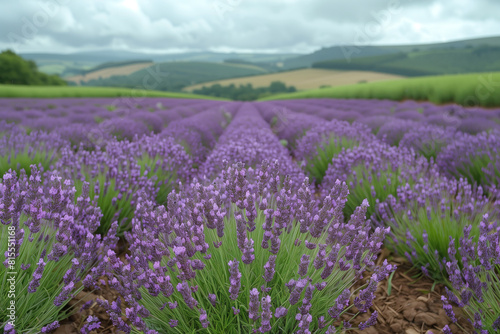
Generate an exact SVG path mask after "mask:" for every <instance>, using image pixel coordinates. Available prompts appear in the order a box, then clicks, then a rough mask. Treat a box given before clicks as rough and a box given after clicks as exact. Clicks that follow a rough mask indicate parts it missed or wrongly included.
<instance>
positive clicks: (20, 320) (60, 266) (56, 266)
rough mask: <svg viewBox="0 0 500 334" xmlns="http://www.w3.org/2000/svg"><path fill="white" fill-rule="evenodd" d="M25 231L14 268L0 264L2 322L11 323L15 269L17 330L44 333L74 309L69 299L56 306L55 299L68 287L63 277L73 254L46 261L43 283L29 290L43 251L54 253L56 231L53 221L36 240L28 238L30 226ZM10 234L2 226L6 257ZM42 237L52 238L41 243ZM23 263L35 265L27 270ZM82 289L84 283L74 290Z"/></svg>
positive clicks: (1, 246)
mask: <svg viewBox="0 0 500 334" xmlns="http://www.w3.org/2000/svg"><path fill="white" fill-rule="evenodd" d="M26 219H27V218H26V217H24V216H23V217H21V222H20V225H21V226H23V225H24V222H25V221H26ZM9 226H11V225H9ZM24 230H25V233H24V235H25V237H24V241H23V243H22V244H21V247H20V249H19V256H18V257H17V258H16V260H15V265H14V269H13V270H7V268H6V267H5V266H4V265H3V264H2V265H0V279H1V280H2V283H0V296H1V297H0V324H2V325H3V324H5V323H6V322H7V320H8V318H7V315H8V311H7V308H8V307H9V306H10V300H12V298H9V296H8V294H9V288H10V284H9V282H8V281H7V279H8V278H10V277H12V275H9V274H8V272H15V273H16V275H15V286H16V291H15V301H16V304H15V310H16V322H15V324H16V329H17V330H18V331H19V330H20V329H22V333H26V334H35V333H39V332H40V328H41V327H42V326H45V325H47V324H49V323H52V322H54V321H56V320H62V319H65V318H67V317H68V314H69V312H70V311H71V308H65V306H66V305H67V303H68V302H69V299H68V300H67V301H66V302H64V303H63V304H62V305H61V306H59V307H58V306H55V305H54V298H55V297H56V296H58V295H59V294H60V293H61V291H62V288H63V287H64V283H63V277H64V274H66V272H67V271H68V269H69V268H71V267H72V262H71V260H72V259H73V255H71V254H67V255H64V256H62V257H61V258H60V259H59V261H57V262H55V261H46V262H47V265H46V266H45V269H44V271H43V277H42V279H41V280H40V286H39V287H38V289H37V290H36V292H34V293H28V291H27V289H28V285H29V283H30V282H31V280H32V279H33V273H34V271H35V270H36V268H37V263H38V261H39V259H40V256H41V254H42V251H44V250H46V252H47V254H50V252H51V250H52V247H53V245H54V242H55V230H54V229H53V227H51V226H49V224H44V225H43V226H42V228H41V230H40V231H39V232H38V233H34V234H33V235H32V237H33V238H34V239H33V240H34V242H30V241H29V240H28V236H29V235H30V231H29V229H28V228H24ZM8 234H9V233H8V228H7V226H4V225H2V226H0V253H1V254H2V256H3V254H5V253H6V252H7V249H8V245H9V241H8ZM40 236H42V237H48V238H47V242H37V240H38V239H39V237H40ZM49 236H50V237H49ZM21 264H25V265H27V264H31V266H30V267H29V268H28V269H27V270H23V269H21ZM89 266H90V264H89ZM82 290H83V286H81V287H79V288H75V289H74V290H73V293H75V294H77V293H78V292H80V291H82ZM2 327H3V326H2Z"/></svg>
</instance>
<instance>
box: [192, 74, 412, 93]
mask: <svg viewBox="0 0 500 334" xmlns="http://www.w3.org/2000/svg"><path fill="white" fill-rule="evenodd" d="M400 78H402V77H401V76H398V75H389V74H384V73H376V72H370V71H331V70H321V69H302V70H296V71H287V72H280V73H272V74H265V75H255V76H251V77H243V78H233V79H226V80H219V81H210V82H205V83H202V84H198V85H192V86H188V87H186V88H184V91H188V92H191V91H193V90H195V89H199V88H201V87H203V86H207V87H208V86H211V85H214V84H220V85H222V86H227V85H230V84H234V85H236V86H239V85H246V84H251V85H252V86H254V87H267V86H269V85H270V84H271V83H272V82H273V81H281V82H283V83H285V84H286V85H287V86H294V87H295V88H297V89H298V90H308V89H318V88H321V87H322V86H331V87H335V86H342V85H349V84H357V83H359V82H372V81H383V80H394V79H400Z"/></svg>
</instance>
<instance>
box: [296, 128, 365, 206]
mask: <svg viewBox="0 0 500 334" xmlns="http://www.w3.org/2000/svg"><path fill="white" fill-rule="evenodd" d="M358 145H359V142H358V141H357V140H354V139H349V138H346V137H342V138H339V137H337V136H330V138H329V139H326V140H325V141H324V142H322V143H321V144H319V145H318V147H317V151H316V154H315V155H314V156H312V157H310V158H308V159H307V163H306V166H305V168H306V170H307V172H309V175H311V176H312V177H313V178H314V179H315V180H316V183H317V184H319V183H321V181H322V180H323V177H324V176H325V174H326V170H327V169H328V166H329V165H330V163H331V162H332V159H333V157H335V156H336V155H338V154H339V153H340V152H342V150H343V149H347V148H353V147H355V146H358ZM360 203H361V202H360Z"/></svg>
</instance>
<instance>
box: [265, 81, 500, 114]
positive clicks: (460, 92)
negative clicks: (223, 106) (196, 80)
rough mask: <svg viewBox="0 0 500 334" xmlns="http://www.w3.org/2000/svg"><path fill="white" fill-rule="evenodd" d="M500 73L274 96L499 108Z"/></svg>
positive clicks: (333, 88) (387, 82) (346, 87)
mask: <svg viewBox="0 0 500 334" xmlns="http://www.w3.org/2000/svg"><path fill="white" fill-rule="evenodd" d="M499 81H500V73H499V72H491V73H475V74H461V75H441V76H427V77H420V78H409V79H404V80H391V81H385V82H373V83H367V84H361V85H359V84H358V85H346V86H341V87H332V88H325V89H316V90H309V91H304V92H297V93H290V94H283V95H275V96H271V97H268V98H266V99H268V100H274V99H304V98H348V99H389V100H395V101H401V100H405V99H410V100H417V101H431V102H434V103H456V104H460V105H464V106H483V107H495V106H500V94H499V93H498V92H499V91H498V85H499Z"/></svg>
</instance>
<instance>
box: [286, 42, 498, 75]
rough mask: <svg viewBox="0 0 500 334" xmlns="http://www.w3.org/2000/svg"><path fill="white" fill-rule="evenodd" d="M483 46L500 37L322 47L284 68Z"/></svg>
mask: <svg viewBox="0 0 500 334" xmlns="http://www.w3.org/2000/svg"><path fill="white" fill-rule="evenodd" d="M482 46H491V47H500V37H487V38H476V39H468V40H460V41H453V42H447V43H433V44H411V45H349V44H346V45H337V46H332V47H326V48H322V49H321V50H318V51H315V52H313V53H311V54H307V55H301V56H298V57H295V58H289V59H286V60H285V61H284V62H283V65H284V68H287V69H291V68H301V67H310V66H312V65H313V64H314V63H317V62H322V61H329V60H338V61H343V62H344V63H348V58H347V56H346V55H348V56H349V59H350V60H351V61H352V60H353V59H358V58H366V57H375V56H383V55H391V54H398V53H401V52H403V53H408V52H412V51H416V50H418V51H432V50H437V49H467V48H478V47H482Z"/></svg>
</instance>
